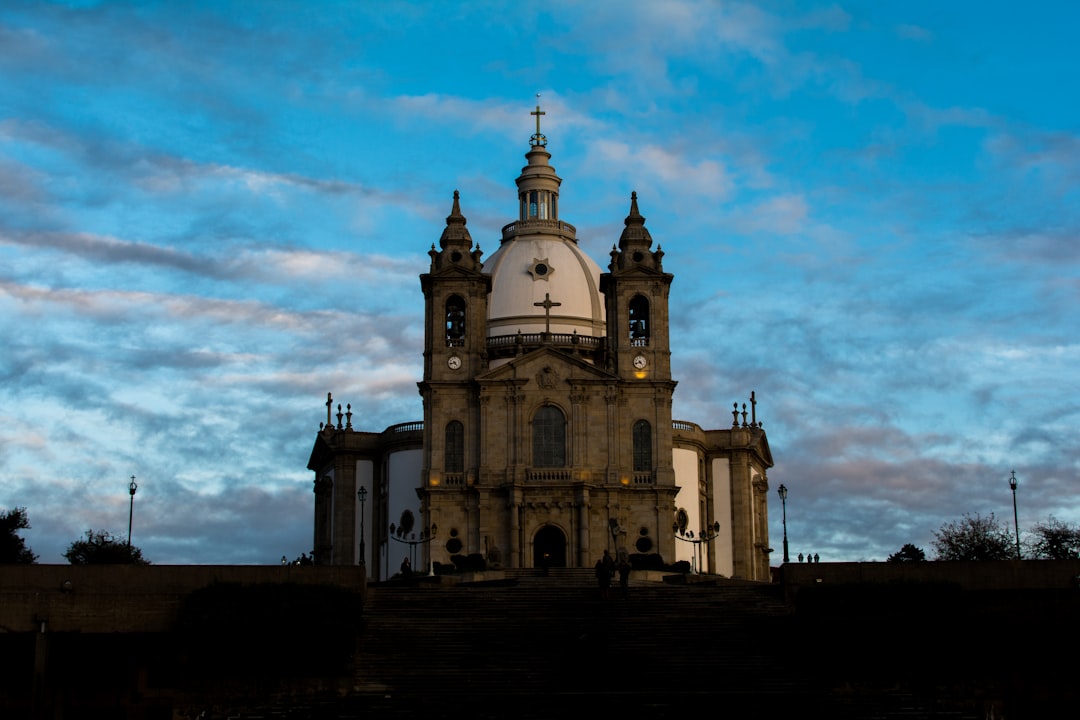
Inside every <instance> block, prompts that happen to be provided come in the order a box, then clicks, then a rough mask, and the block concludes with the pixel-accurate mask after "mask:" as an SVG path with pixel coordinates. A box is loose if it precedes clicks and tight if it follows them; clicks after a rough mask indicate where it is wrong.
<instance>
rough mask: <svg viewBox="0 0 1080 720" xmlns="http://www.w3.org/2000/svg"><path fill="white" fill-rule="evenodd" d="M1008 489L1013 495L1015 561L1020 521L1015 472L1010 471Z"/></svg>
mask: <svg viewBox="0 0 1080 720" xmlns="http://www.w3.org/2000/svg"><path fill="white" fill-rule="evenodd" d="M1009 487H1010V488H1011V489H1012V494H1013V528H1015V529H1016V559H1017V560H1019V559H1020V521H1019V518H1018V516H1017V514H1016V471H1015V470H1013V471H1012V476H1011V477H1010V478H1009Z"/></svg>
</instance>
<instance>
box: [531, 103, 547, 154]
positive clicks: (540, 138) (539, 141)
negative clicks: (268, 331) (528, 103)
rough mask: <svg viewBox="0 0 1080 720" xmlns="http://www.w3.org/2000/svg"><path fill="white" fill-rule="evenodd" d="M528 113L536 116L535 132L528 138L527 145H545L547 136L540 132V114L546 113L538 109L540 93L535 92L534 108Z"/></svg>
mask: <svg viewBox="0 0 1080 720" xmlns="http://www.w3.org/2000/svg"><path fill="white" fill-rule="evenodd" d="M529 114H530V115H535V116H536V134H535V135H533V136H532V138H530V139H529V145H531V146H532V147H546V146H547V138H546V137H544V135H543V134H542V133H541V132H540V116H541V115H547V113H546V112H544V111H543V110H541V109H540V93H536V109H535V110H533V111H532V112H531V113H529Z"/></svg>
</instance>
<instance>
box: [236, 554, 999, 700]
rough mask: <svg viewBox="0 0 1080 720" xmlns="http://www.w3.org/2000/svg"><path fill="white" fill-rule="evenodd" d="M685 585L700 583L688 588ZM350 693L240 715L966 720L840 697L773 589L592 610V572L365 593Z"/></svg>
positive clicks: (649, 594) (665, 591)
mask: <svg viewBox="0 0 1080 720" xmlns="http://www.w3.org/2000/svg"><path fill="white" fill-rule="evenodd" d="M696 580H700V578H697V579H696ZM364 617H365V623H364V628H363V631H362V634H361V637H360V638H359V641H358V651H357V654H356V656H355V658H354V662H353V680H352V687H351V690H349V691H348V692H345V693H340V692H339V693H336V694H332V695H330V696H322V697H321V698H318V699H313V698H308V699H305V700H303V701H302V702H297V701H295V700H294V701H278V702H276V703H273V704H272V705H269V706H267V707H265V708H260V709H255V708H252V709H250V710H248V711H245V712H243V713H239V714H229V715H228V717H235V718H248V719H254V718H310V719H316V718H320V719H321V718H327V719H329V718H339V719H341V718H371V719H382V718H416V717H433V718H443V717H459V716H467V717H469V718H470V720H487V719H489V718H490V719H492V720H494V719H500V720H501V719H502V718H516V719H519V720H530V719H532V718H550V717H552V716H555V717H558V716H564V717H568V718H572V717H577V716H578V715H583V714H585V713H589V714H594V713H600V714H603V715H615V716H619V717H621V718H638V717H641V718H650V719H653V718H657V719H663V718H685V717H686V716H688V715H696V714H698V713H703V712H706V713H722V714H727V715H729V716H732V717H736V718H741V717H754V718H755V719H761V718H773V717H776V718H788V717H804V716H806V717H828V718H830V719H837V720H839V719H847V718H852V719H854V718H866V719H882V720H903V719H907V720H913V719H915V718H948V719H950V720H951V719H956V720H974V719H975V718H977V717H983V716H984V715H980V714H977V713H975V712H964V711H957V710H955V709H954V708H952V709H949V708H945V707H942V706H939V705H938V704H937V702H936V700H935V697H934V693H933V691H928V692H926V693H920V695H919V696H918V697H916V696H913V695H912V694H911V693H910V692H909V691H908V690H906V689H904V688H903V686H902V684H897V685H896V686H895V687H892V688H886V689H884V690H883V689H882V686H881V684H880V682H879V680H880V679H879V678H875V683H876V685H875V687H874V689H872V690H871V691H869V692H867V691H866V689H865V688H864V689H862V690H860V689H859V688H851V689H848V688H846V687H845V684H844V683H843V682H841V681H840V679H838V678H836V677H833V676H832V675H830V672H829V669H828V668H829V666H830V662H831V661H830V648H829V647H828V646H825V645H822V646H817V645H815V646H814V647H807V642H806V641H807V640H808V639H809V638H815V637H816V638H817V639H818V640H820V638H821V636H820V635H817V634H816V632H810V633H806V632H800V630H803V629H807V628H806V627H800V623H803V622H804V620H803V619H800V618H798V617H796V616H795V615H793V614H792V613H791V612H790V610H789V608H788V607H786V606H785V604H784V602H783V598H782V593H781V588H780V586H778V585H771V584H762V583H749V582H739V581H731V580H724V579H714V580H712V581H711V582H686V583H684V584H669V583H665V582H659V581H655V580H644V579H642V576H637V575H636V576H635V577H634V578H633V579H632V580H631V583H630V588H629V592H628V594H627V597H625V598H624V597H622V596H621V593H620V591H619V588H618V583H617V582H616V584H615V586H614V587H612V589H611V593H610V597H609V598H608V599H606V600H605V599H601V598H600V597H599V593H598V591H597V588H596V585H595V580H594V578H593V576H592V570H591V569H552V570H551V571H550V572H549V574H548V575H547V576H543V575H541V574H540V573H539V572H538V571H532V570H519V571H506V572H505V573H503V574H502V576H500V577H499V578H498V579H488V580H483V581H477V582H457V583H453V584H451V583H448V582H446V581H438V579H434V578H414V579H412V580H410V581H409V582H390V583H382V584H377V585H372V586H370V587H369V591H368V600H367V604H366V606H365V608H364Z"/></svg>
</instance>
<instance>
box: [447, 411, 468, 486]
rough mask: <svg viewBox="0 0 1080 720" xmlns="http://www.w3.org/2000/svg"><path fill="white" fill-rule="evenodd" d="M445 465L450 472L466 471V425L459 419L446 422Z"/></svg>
mask: <svg viewBox="0 0 1080 720" xmlns="http://www.w3.org/2000/svg"><path fill="white" fill-rule="evenodd" d="M443 465H444V469H445V470H446V472H448V473H460V472H465V426H464V425H462V424H461V423H460V422H458V421H457V420H451V421H450V422H449V423H447V424H446V456H445V458H444V462H443Z"/></svg>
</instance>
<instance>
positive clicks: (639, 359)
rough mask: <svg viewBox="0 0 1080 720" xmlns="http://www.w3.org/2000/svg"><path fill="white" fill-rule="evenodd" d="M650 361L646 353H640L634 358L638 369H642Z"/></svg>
mask: <svg viewBox="0 0 1080 720" xmlns="http://www.w3.org/2000/svg"><path fill="white" fill-rule="evenodd" d="M648 362H649V361H648V360H646V359H645V356H644V355H638V356H637V357H636V358H634V367H636V368H637V369H638V370H642V369H644V367H645V366H646V365H647V364H648Z"/></svg>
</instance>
